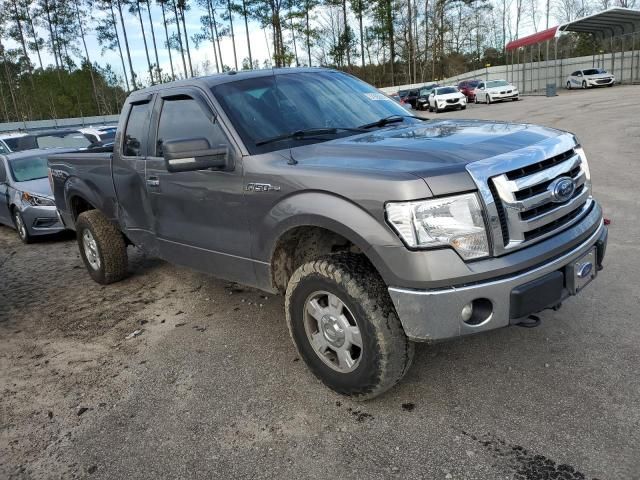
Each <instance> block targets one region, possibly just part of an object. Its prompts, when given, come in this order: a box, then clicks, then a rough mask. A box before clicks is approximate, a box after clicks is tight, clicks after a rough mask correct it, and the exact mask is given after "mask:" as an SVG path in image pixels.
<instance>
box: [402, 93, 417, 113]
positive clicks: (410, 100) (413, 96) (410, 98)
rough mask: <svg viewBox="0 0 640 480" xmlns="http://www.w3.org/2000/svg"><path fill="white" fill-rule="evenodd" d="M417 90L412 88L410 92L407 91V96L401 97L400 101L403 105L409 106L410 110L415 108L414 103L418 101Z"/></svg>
mask: <svg viewBox="0 0 640 480" xmlns="http://www.w3.org/2000/svg"><path fill="white" fill-rule="evenodd" d="M419 91H420V90H419V89H417V88H412V89H411V90H408V91H407V94H406V95H405V96H404V97H402V101H403V102H404V103H407V104H409V105H411V108H414V109H415V108H416V101H417V100H418V94H419Z"/></svg>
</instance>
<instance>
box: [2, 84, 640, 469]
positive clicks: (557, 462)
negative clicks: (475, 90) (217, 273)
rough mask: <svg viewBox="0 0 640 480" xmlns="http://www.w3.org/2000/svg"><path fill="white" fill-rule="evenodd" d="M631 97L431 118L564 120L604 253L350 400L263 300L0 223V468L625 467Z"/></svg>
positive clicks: (635, 435) (636, 163)
mask: <svg viewBox="0 0 640 480" xmlns="http://www.w3.org/2000/svg"><path fill="white" fill-rule="evenodd" d="M639 104H640V87H616V88H612V89H603V90H597V91H575V92H574V91H572V92H563V93H562V94H561V95H560V96H559V97H557V98H554V99H547V98H542V97H540V98H537V97H527V98H525V99H523V100H522V101H521V102H518V103H505V104H497V105H491V106H484V105H478V106H476V105H470V106H469V108H468V109H467V110H466V111H465V112H449V113H445V114H440V115H439V116H438V118H440V117H443V118H445V117H451V118H462V117H465V118H486V119H500V120H513V121H526V122H533V123H541V124H545V125H549V126H553V127H559V128H564V129H567V130H571V131H573V132H575V133H576V134H577V135H578V137H579V138H580V139H581V141H582V143H583V145H584V147H585V150H586V151H587V153H588V155H589V158H590V165H591V170H592V176H593V178H594V192H595V196H596V197H597V198H598V199H599V200H600V201H601V202H602V204H603V206H604V210H605V214H606V216H607V217H609V218H611V220H612V224H611V229H610V243H609V250H608V253H607V259H606V268H605V270H604V271H602V272H601V273H600V275H599V278H598V279H597V280H596V282H595V283H594V284H593V285H591V286H590V287H589V288H588V289H586V290H585V291H584V292H583V294H582V295H581V296H580V297H579V298H575V299H570V300H569V301H567V302H566V304H565V305H564V307H563V308H562V309H561V310H560V311H558V312H547V313H544V314H543V315H542V317H543V323H542V325H541V326H540V327H538V328H536V329H531V330H528V329H522V328H515V327H514V328H508V329H503V330H499V331H494V332H490V333H487V334H483V335H478V336H474V337H469V338H463V339H459V340H456V341H453V342H448V343H443V344H438V345H434V346H425V345H421V346H419V348H418V350H417V355H416V361H415V363H414V366H413V368H412V370H411V372H410V373H409V374H408V375H407V377H406V378H405V379H404V381H403V382H402V383H401V384H400V385H398V386H397V387H396V388H395V389H393V390H392V391H390V392H388V393H387V394H385V395H384V396H382V397H381V398H379V399H376V400H374V401H371V402H367V403H363V404H360V403H355V402H351V401H349V400H348V399H345V398H342V397H340V396H338V395H335V394H333V393H332V392H330V391H328V390H327V389H326V388H324V387H323V386H322V385H321V384H320V383H319V382H318V381H317V380H315V378H314V377H312V375H311V374H310V373H308V371H307V370H306V368H305V366H304V365H303V363H302V362H301V361H299V359H298V357H297V355H296V352H295V350H294V348H293V346H292V344H291V341H290V339H289V336H288V332H287V329H286V325H285V323H284V314H283V310H282V303H283V302H282V299H281V298H280V297H274V296H271V295H265V294H264V293H262V292H258V291H255V290H251V289H246V288H244V287H241V286H238V285H234V284H228V283H226V282H223V281H219V280H216V279H214V278H211V277H208V276H205V275H202V274H199V273H194V272H191V271H189V270H186V269H182V268H178V267H174V266H172V265H170V264H167V263H165V262H162V261H158V260H154V259H150V258H147V257H145V256H144V255H143V254H142V253H141V252H139V251H138V250H137V249H135V248H129V255H130V272H131V276H130V277H129V278H128V279H126V280H125V281H123V282H120V283H118V284H114V285H110V286H108V287H102V286H99V285H97V284H95V283H93V282H92V281H91V280H90V278H89V276H88V275H87V273H86V272H85V270H84V266H83V265H82V262H81V260H80V258H79V255H78V251H77V245H76V243H75V240H74V239H73V237H72V236H68V235H67V236H65V235H63V236H61V237H58V238H54V239H46V240H43V241H39V242H37V243H35V244H32V245H23V244H21V243H20V242H19V240H18V238H17V236H16V234H15V232H14V231H13V230H11V229H9V228H6V227H0V395H1V399H0V402H1V408H0V478H21V479H22V478H47V479H48V478H85V477H90V478H327V477H336V476H337V477H340V478H390V477H394V478H425V479H526V480H537V479H547V478H548V479H552V478H567V479H586V478H589V479H600V480H604V479H615V480H618V479H640V376H639V375H638V364H640V347H639V346H638V345H640V322H638V319H639V315H638V305H639V303H640V274H639V273H638V272H639V271H640V247H639V243H638V238H640V221H639V220H640V218H639V213H638V206H639V205H640V203H639V202H638V197H637V191H638V188H637V183H638V181H640V154H639V153H638V152H639V151H640V115H639V114H638V110H637V105H639ZM421 115H424V116H429V117H434V116H435V114H425V113H421ZM134 332H137V333H135V334H134Z"/></svg>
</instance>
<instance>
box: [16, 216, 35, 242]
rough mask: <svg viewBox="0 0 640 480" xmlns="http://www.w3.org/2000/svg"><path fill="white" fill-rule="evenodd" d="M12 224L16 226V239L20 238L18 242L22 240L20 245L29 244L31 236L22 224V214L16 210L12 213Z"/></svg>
mask: <svg viewBox="0 0 640 480" xmlns="http://www.w3.org/2000/svg"><path fill="white" fill-rule="evenodd" d="M13 223H14V225H15V226H16V230H17V231H18V237H20V240H22V243H25V244H28V243H31V235H30V234H29V230H28V229H27V225H26V224H25V223H24V218H22V214H21V213H20V211H19V210H18V209H17V208H16V209H15V210H14V211H13Z"/></svg>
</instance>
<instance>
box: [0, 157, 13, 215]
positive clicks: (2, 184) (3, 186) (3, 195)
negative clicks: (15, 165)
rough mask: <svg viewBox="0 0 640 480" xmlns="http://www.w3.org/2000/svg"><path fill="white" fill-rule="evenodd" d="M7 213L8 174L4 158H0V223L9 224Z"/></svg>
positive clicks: (8, 213)
mask: <svg viewBox="0 0 640 480" xmlns="http://www.w3.org/2000/svg"><path fill="white" fill-rule="evenodd" d="M11 222H12V219H11V213H10V212H9V172H8V171H7V165H6V161H5V159H4V158H0V223H3V224H5V225H9V224H11Z"/></svg>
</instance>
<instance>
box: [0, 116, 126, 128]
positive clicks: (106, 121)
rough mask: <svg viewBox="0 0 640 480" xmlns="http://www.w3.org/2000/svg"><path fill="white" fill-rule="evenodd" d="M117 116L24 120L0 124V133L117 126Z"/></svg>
mask: <svg viewBox="0 0 640 480" xmlns="http://www.w3.org/2000/svg"><path fill="white" fill-rule="evenodd" d="M119 118H120V116H119V115H101V116H95V117H77V118H56V119H53V120H25V121H23V122H9V123H0V132H16V131H30V130H44V129H49V128H66V127H72V128H73V127H78V128H80V127H91V126H96V125H112V124H117V123H118V119H119Z"/></svg>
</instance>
